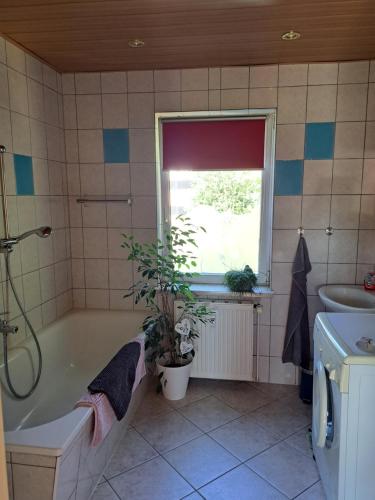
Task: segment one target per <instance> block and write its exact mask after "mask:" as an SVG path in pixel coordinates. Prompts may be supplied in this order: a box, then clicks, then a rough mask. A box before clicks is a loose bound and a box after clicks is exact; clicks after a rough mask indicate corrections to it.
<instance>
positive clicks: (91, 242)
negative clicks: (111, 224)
mask: <svg viewBox="0 0 375 500" xmlns="http://www.w3.org/2000/svg"><path fill="white" fill-rule="evenodd" d="M83 246H84V256H85V258H87V259H93V258H97V259H104V258H106V257H107V256H108V248H107V230H106V229H105V228H84V229H83ZM91 288H95V287H91ZM97 288H102V287H97Z"/></svg>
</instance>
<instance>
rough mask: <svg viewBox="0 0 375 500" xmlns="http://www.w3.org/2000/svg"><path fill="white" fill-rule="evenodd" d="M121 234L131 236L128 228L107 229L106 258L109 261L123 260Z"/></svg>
mask: <svg viewBox="0 0 375 500" xmlns="http://www.w3.org/2000/svg"><path fill="white" fill-rule="evenodd" d="M123 234H132V230H131V229H130V228H126V227H122V228H118V229H108V257H109V258H110V259H123V258H124V254H125V255H126V251H125V250H124V248H122V247H121V245H122V243H123V241H124V237H123Z"/></svg>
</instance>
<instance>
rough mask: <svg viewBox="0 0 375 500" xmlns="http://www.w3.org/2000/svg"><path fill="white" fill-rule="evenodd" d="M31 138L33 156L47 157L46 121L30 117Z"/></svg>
mask: <svg viewBox="0 0 375 500" xmlns="http://www.w3.org/2000/svg"><path fill="white" fill-rule="evenodd" d="M30 139H31V154H32V156H33V157H34V158H35V157H36V158H47V138H46V129H45V126H44V123H42V122H40V121H38V120H33V119H32V118H30ZM47 180H48V179H47ZM43 194H48V193H43Z"/></svg>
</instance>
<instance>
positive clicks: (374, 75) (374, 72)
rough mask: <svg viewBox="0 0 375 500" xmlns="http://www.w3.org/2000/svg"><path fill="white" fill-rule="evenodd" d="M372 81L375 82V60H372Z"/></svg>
mask: <svg viewBox="0 0 375 500" xmlns="http://www.w3.org/2000/svg"><path fill="white" fill-rule="evenodd" d="M369 81H370V82H375V61H370V76H369Z"/></svg>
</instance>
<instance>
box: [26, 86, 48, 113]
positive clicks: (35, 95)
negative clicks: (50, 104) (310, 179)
mask: <svg viewBox="0 0 375 500" xmlns="http://www.w3.org/2000/svg"><path fill="white" fill-rule="evenodd" d="M27 85H28V99H29V113H30V116H31V117H32V118H35V119H36V120H44V96H43V87H42V85H40V83H38V82H35V81H34V80H31V79H30V78H29V79H28V81H27Z"/></svg>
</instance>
